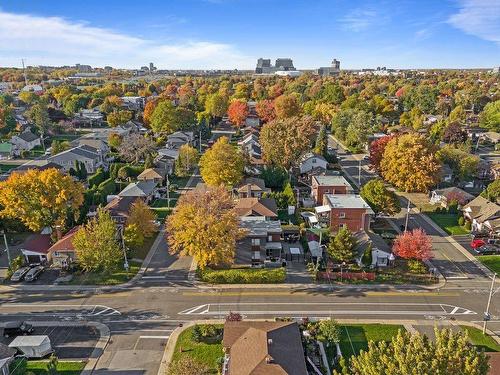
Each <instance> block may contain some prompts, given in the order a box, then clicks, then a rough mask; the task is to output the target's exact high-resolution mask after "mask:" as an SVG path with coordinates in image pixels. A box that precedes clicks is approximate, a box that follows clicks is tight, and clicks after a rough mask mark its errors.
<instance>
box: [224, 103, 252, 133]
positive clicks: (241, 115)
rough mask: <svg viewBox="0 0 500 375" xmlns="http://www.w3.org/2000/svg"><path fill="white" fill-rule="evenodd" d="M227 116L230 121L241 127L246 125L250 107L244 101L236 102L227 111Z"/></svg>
mask: <svg viewBox="0 0 500 375" xmlns="http://www.w3.org/2000/svg"><path fill="white" fill-rule="evenodd" d="M227 115H228V117H229V120H230V121H231V122H232V123H233V124H234V125H236V126H237V127H240V126H241V125H243V124H244V123H245V119H246V118H247V116H248V106H247V103H245V102H244V101H243V100H234V101H232V102H231V104H229V108H228V109H227Z"/></svg>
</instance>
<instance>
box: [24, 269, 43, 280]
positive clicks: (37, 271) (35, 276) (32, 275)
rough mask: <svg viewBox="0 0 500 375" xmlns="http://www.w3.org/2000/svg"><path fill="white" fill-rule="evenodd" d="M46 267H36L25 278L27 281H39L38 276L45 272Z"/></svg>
mask: <svg viewBox="0 0 500 375" xmlns="http://www.w3.org/2000/svg"><path fill="white" fill-rule="evenodd" d="M43 270H44V267H43V266H35V267H33V268H32V269H30V270H29V271H28V273H27V274H26V276H24V280H25V281H35V280H36V279H38V276H40V274H41V273H42V272H43Z"/></svg>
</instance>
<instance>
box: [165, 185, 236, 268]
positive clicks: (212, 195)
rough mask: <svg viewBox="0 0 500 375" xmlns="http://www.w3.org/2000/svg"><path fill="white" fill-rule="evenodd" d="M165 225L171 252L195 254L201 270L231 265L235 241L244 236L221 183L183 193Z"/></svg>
mask: <svg viewBox="0 0 500 375" xmlns="http://www.w3.org/2000/svg"><path fill="white" fill-rule="evenodd" d="M166 225H167V240H168V244H169V251H170V253H171V254H181V255H189V256H192V257H194V259H195V260H196V262H197V263H198V267H200V268H201V269H204V268H206V267H208V266H221V265H228V264H232V263H233V262H234V256H235V249H236V241H237V240H239V239H240V238H242V236H243V235H244V233H243V232H242V231H241V229H240V228H239V218H238V214H237V213H236V211H235V209H234V201H233V199H231V195H230V194H229V192H228V191H227V189H226V188H224V187H222V186H219V187H215V188H207V190H206V191H190V192H188V193H187V194H184V195H182V196H181V198H180V199H179V201H178V203H177V206H176V208H175V211H174V212H173V213H172V214H171V215H170V216H169V217H168V218H167V221H166Z"/></svg>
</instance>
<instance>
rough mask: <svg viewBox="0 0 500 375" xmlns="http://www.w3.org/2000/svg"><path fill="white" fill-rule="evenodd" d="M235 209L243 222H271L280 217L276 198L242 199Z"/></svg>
mask: <svg viewBox="0 0 500 375" xmlns="http://www.w3.org/2000/svg"><path fill="white" fill-rule="evenodd" d="M234 209H235V211H236V213H237V214H238V216H239V217H240V219H241V220H271V219H276V218H277V217H278V206H277V205H276V201H275V200H274V198H255V197H254V198H241V199H239V200H238V202H236V206H235V208H234Z"/></svg>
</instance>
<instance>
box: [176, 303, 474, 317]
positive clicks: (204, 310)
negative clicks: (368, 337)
mask: <svg viewBox="0 0 500 375" xmlns="http://www.w3.org/2000/svg"><path fill="white" fill-rule="evenodd" d="M269 305H271V306H274V305H275V306H297V305H300V306H303V305H304V304H303V303H300V302H277V303H264V302H262V303H259V302H255V303H252V302H249V303H221V304H205V305H199V306H195V307H192V308H190V309H186V310H183V311H181V312H179V313H178V314H179V315H226V314H228V313H229V311H233V312H238V313H240V314H244V315H280V314H281V315H291V314H297V315H309V314H318V315H322V314H326V315H335V314H337V315H356V314H358V315H471V314H472V315H474V314H476V312H474V311H472V310H468V309H465V308H463V307H459V306H452V305H447V304H418V303H389V304H387V303H354V302H353V303H349V302H346V303H315V304H314V305H315V306H325V307H326V306H329V307H331V308H332V309H328V310H287V309H284V308H283V309H279V310H257V309H256V310H252V309H245V308H242V307H245V306H248V307H250V306H269ZM337 306H353V307H354V306H366V307H369V306H372V308H371V309H370V308H369V309H364V310H361V309H360V310H356V309H346V310H336V309H335V307H337ZM379 306H391V307H399V306H404V307H411V306H413V307H414V309H413V310H407V309H391V310H380V309H378V308H377V307H379ZM416 307H422V308H425V309H422V310H419V309H415V308H416ZM432 308H436V310H434V311H432ZM429 309H431V310H430V311H429Z"/></svg>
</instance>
